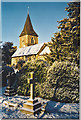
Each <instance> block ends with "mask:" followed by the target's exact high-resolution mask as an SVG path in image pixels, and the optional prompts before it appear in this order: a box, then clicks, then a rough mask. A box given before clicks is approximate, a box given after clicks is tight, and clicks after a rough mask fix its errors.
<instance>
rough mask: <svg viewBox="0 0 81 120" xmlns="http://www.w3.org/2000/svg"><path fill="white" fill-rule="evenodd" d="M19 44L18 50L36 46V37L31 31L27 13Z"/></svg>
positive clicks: (31, 27)
mask: <svg viewBox="0 0 81 120" xmlns="http://www.w3.org/2000/svg"><path fill="white" fill-rule="evenodd" d="M19 42H20V43H19V48H22V47H27V46H30V45H34V44H38V35H37V33H36V32H35V31H34V29H33V26H32V23H31V20H30V16H29V13H28V16H27V19H26V22H25V25H24V29H23V31H22V32H21V34H20V36H19Z"/></svg>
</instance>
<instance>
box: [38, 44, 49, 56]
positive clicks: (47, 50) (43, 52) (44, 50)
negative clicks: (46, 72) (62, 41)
mask: <svg viewBox="0 0 81 120" xmlns="http://www.w3.org/2000/svg"><path fill="white" fill-rule="evenodd" d="M46 53H47V54H49V53H50V49H49V47H48V46H46V47H45V48H44V49H43V51H42V52H41V53H40V54H39V55H44V54H46Z"/></svg>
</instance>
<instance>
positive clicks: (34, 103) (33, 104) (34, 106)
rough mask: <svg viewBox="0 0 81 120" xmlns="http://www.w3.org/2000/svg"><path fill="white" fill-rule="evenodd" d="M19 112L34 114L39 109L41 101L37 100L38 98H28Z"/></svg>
mask: <svg viewBox="0 0 81 120" xmlns="http://www.w3.org/2000/svg"><path fill="white" fill-rule="evenodd" d="M20 111H21V112H23V113H26V114H36V113H39V112H40V111H41V103H40V102H38V99H34V100H32V99H28V100H27V103H24V104H23V107H22V108H21V109H20Z"/></svg>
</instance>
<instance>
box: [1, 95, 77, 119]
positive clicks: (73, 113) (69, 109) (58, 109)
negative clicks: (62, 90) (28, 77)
mask: <svg viewBox="0 0 81 120" xmlns="http://www.w3.org/2000/svg"><path fill="white" fill-rule="evenodd" d="M27 99H29V97H27V96H18V95H16V96H14V97H5V96H0V118H8V119H10V118H59V119H79V104H78V103H74V104H72V103H60V102H55V101H50V100H46V99H42V98H38V100H39V101H40V102H41V103H42V105H43V104H45V103H46V108H45V109H46V112H43V111H41V112H40V114H38V115H37V114H36V115H35V116H34V115H28V114H24V113H22V112H20V110H19V109H20V108H21V107H22V106H23V103H25V102H27ZM4 101H10V102H12V103H17V104H18V105H19V107H17V108H16V107H15V108H14V107H8V106H7V105H4Z"/></svg>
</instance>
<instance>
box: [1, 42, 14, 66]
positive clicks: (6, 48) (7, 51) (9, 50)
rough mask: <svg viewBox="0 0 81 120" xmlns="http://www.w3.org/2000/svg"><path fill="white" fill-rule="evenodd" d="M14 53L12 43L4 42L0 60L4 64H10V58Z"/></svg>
mask: <svg viewBox="0 0 81 120" xmlns="http://www.w3.org/2000/svg"><path fill="white" fill-rule="evenodd" d="M15 51H16V48H15V47H13V43H12V42H5V43H4V44H3V47H2V60H3V61H4V63H5V64H11V56H12V55H13V53H14V52H15Z"/></svg>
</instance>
